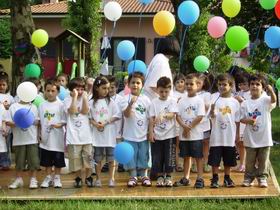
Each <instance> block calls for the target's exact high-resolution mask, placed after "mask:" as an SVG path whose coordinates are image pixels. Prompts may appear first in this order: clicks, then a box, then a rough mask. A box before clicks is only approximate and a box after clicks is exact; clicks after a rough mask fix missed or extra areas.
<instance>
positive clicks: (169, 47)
mask: <svg viewBox="0 0 280 210" xmlns="http://www.w3.org/2000/svg"><path fill="white" fill-rule="evenodd" d="M157 45H158V46H157V49H156V52H155V54H158V53H162V54H164V55H174V56H177V55H179V52H180V45H179V42H178V40H177V39H176V38H174V37H166V38H165V39H159V40H158V43H157Z"/></svg>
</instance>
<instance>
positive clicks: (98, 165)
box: [95, 161, 102, 180]
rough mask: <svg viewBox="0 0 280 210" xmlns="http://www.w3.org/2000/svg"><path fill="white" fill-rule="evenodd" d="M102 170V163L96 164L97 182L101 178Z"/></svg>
mask: <svg viewBox="0 0 280 210" xmlns="http://www.w3.org/2000/svg"><path fill="white" fill-rule="evenodd" d="M101 168H102V166H101V161H100V162H98V163H96V165H95V173H96V179H97V180H98V179H100V178H101Z"/></svg>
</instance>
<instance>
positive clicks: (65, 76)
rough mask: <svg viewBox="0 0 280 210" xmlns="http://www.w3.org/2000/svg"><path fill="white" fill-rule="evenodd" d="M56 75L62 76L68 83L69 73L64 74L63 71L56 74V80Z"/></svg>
mask: <svg viewBox="0 0 280 210" xmlns="http://www.w3.org/2000/svg"><path fill="white" fill-rule="evenodd" d="M58 77H64V78H65V79H66V81H67V83H68V81H69V75H68V74H65V73H60V74H59V75H57V76H56V78H55V79H56V80H58Z"/></svg>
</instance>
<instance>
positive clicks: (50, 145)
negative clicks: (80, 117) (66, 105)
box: [39, 80, 65, 188]
mask: <svg viewBox="0 0 280 210" xmlns="http://www.w3.org/2000/svg"><path fill="white" fill-rule="evenodd" d="M59 88H60V86H59V84H58V83H57V82H56V81H54V80H49V81H47V82H46V83H45V96H46V101H44V102H43V103H42V104H41V105H40V106H39V117H40V124H41V142H40V148H41V151H40V152H41V153H40V154H41V161H40V164H41V166H43V167H46V177H45V179H44V181H43V183H42V184H41V188H48V187H49V186H50V185H53V186H54V187H55V188H61V187H62V184H61V180H60V172H61V168H63V167H65V161H64V130H63V126H64V125H65V114H64V111H63V103H62V102H61V101H59V100H57V95H58V93H59ZM53 166H54V177H52V167H53Z"/></svg>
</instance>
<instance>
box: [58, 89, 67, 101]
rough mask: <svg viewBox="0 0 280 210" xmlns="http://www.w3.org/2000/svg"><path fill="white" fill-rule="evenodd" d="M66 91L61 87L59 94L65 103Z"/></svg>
mask: <svg viewBox="0 0 280 210" xmlns="http://www.w3.org/2000/svg"><path fill="white" fill-rule="evenodd" d="M66 93H67V92H66V89H65V88H64V87H63V86H60V88H59V94H58V98H59V99H60V100H61V101H64V99H65V97H66Z"/></svg>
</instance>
